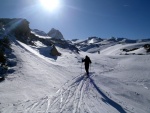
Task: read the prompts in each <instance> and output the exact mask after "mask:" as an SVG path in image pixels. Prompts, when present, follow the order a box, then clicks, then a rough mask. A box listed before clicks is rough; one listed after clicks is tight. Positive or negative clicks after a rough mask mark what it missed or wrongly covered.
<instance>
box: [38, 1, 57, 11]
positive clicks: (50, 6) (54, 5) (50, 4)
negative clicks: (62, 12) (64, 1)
mask: <svg viewBox="0 0 150 113" xmlns="http://www.w3.org/2000/svg"><path fill="white" fill-rule="evenodd" d="M40 2H41V4H42V6H43V7H44V8H46V9H47V10H49V11H54V10H56V9H58V8H59V5H60V3H59V0H40Z"/></svg>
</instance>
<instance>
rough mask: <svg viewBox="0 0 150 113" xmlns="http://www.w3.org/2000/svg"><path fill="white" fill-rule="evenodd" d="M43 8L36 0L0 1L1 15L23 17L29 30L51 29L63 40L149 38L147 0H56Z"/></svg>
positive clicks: (149, 2)
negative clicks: (50, 7) (53, 7)
mask: <svg viewBox="0 0 150 113" xmlns="http://www.w3.org/2000/svg"><path fill="white" fill-rule="evenodd" d="M59 1H60V7H59V8H58V9H57V10H54V11H53V12H50V11H48V10H46V9H45V8H44V7H43V6H42V5H41V3H40V1H39V0H1V1H0V18H25V19H27V20H28V21H29V22H30V28H31V29H39V30H42V31H45V32H46V33H47V32H48V31H49V30H50V29H51V28H56V29H58V30H60V31H61V32H62V34H63V35H64V38H65V39H73V38H78V39H85V38H88V37H91V36H97V37H101V38H110V37H112V36H114V37H124V38H130V39H142V38H150V0H59Z"/></svg>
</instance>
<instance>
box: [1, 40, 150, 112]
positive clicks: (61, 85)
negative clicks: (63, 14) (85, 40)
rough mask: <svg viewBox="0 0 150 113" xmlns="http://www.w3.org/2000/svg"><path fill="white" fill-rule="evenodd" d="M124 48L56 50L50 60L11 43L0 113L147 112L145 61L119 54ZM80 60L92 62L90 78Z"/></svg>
mask: <svg viewBox="0 0 150 113" xmlns="http://www.w3.org/2000/svg"><path fill="white" fill-rule="evenodd" d="M11 39H12V37H11ZM36 44H37V46H40V47H41V46H43V48H44V47H46V46H45V45H43V44H41V43H36ZM132 46H133V45H132ZM125 47H126V48H128V47H131V45H121V44H120V45H116V46H112V47H110V48H106V49H104V50H103V51H102V52H101V54H97V53H95V54H91V53H86V52H80V54H76V53H73V52H72V51H70V50H68V49H62V48H57V49H58V50H59V51H61V53H62V55H61V56H60V57H55V58H54V57H46V56H43V54H41V53H40V52H39V51H38V50H37V49H36V48H35V47H34V46H29V45H26V44H23V43H21V42H19V41H16V40H15V39H12V49H13V55H12V57H11V59H9V60H12V61H14V64H15V65H14V66H12V67H10V68H9V71H8V76H7V77H6V80H5V81H2V82H0V93H1V94H0V113H149V111H150V106H149V105H150V91H149V90H150V77H149V73H150V70H149V67H150V57H149V55H124V54H123V55H120V51H121V50H120V49H122V48H125ZM141 49H142V48H141ZM43 50H44V49H43ZM139 51H140V52H143V50H139ZM43 52H46V51H43ZM46 54H47V53H46ZM85 55H88V56H89V57H90V58H91V60H92V64H91V66H90V77H89V78H87V77H85V71H84V65H83V64H82V63H81V59H82V58H83V57H85Z"/></svg>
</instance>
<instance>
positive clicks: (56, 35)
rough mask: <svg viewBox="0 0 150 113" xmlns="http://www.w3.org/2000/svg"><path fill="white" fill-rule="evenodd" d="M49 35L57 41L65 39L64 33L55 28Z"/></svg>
mask: <svg viewBox="0 0 150 113" xmlns="http://www.w3.org/2000/svg"><path fill="white" fill-rule="evenodd" d="M47 35H48V36H50V37H52V38H55V39H64V37H63V35H62V33H61V32H60V31H59V30H56V29H54V28H52V29H51V30H50V31H49V32H48V34H47Z"/></svg>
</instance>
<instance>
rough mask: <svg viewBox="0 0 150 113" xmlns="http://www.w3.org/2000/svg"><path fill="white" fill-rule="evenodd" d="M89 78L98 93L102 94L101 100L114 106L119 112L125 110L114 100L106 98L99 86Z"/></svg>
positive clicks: (123, 112)
mask: <svg viewBox="0 0 150 113" xmlns="http://www.w3.org/2000/svg"><path fill="white" fill-rule="evenodd" d="M89 79H90V83H92V84H93V86H94V87H95V88H96V90H97V91H98V93H99V94H100V95H102V96H103V99H102V101H103V102H105V103H107V104H110V105H111V106H112V107H114V108H115V109H116V110H118V111H119V112H120V113H126V111H125V110H124V109H123V108H122V107H121V105H119V104H118V103H116V102H115V101H113V100H111V99H110V98H108V97H107V96H106V95H105V94H104V93H103V92H102V91H101V90H100V89H99V87H98V86H97V85H96V84H95V82H94V80H93V79H92V78H91V77H89Z"/></svg>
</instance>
